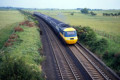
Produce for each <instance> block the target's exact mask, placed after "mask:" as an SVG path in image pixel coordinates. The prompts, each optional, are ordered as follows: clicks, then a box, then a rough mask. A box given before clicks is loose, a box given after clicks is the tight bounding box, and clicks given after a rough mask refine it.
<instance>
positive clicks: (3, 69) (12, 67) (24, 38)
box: [0, 15, 44, 80]
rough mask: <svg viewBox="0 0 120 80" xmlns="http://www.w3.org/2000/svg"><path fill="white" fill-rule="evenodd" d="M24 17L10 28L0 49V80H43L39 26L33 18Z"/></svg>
mask: <svg viewBox="0 0 120 80" xmlns="http://www.w3.org/2000/svg"><path fill="white" fill-rule="evenodd" d="M28 16H31V15H28ZM16 17H17V16H16ZM23 17H24V15H23ZM31 17H32V16H31ZM25 19H27V20H26V21H22V22H19V23H18V24H17V25H16V26H15V27H14V28H12V30H13V33H12V34H11V35H10V36H9V37H8V40H7V41H6V43H5V44H4V48H3V49H2V51H0V80H44V78H43V73H42V69H41V63H42V61H43V60H44V57H43V56H42V55H41V54H42V53H41V50H42V44H41V41H40V35H39V28H38V27H36V25H35V23H34V22H33V21H34V20H33V19H31V18H29V19H28V17H26V18H25Z"/></svg>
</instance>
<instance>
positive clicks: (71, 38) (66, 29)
mask: <svg viewBox="0 0 120 80" xmlns="http://www.w3.org/2000/svg"><path fill="white" fill-rule="evenodd" d="M33 15H34V16H37V17H39V18H41V19H43V20H44V21H45V22H47V23H48V24H50V25H51V27H52V29H54V31H55V32H56V33H58V34H59V36H61V38H62V39H63V40H64V42H65V43H66V44H75V43H76V42H77V41H78V36H77V31H76V30H75V29H74V28H73V27H71V26H70V25H68V24H65V23H63V22H61V21H59V20H57V19H54V18H52V17H50V16H47V15H44V14H42V13H40V12H34V13H33Z"/></svg>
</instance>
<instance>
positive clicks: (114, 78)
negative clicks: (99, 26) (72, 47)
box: [77, 43, 120, 80]
mask: <svg viewBox="0 0 120 80" xmlns="http://www.w3.org/2000/svg"><path fill="white" fill-rule="evenodd" d="M77 45H78V47H79V48H80V49H81V51H82V52H83V53H84V54H85V55H87V57H88V58H89V59H90V60H91V61H92V63H93V64H94V65H95V66H96V67H97V69H98V70H99V71H100V73H101V74H102V75H103V76H104V77H105V78H106V79H107V80H120V77H119V76H118V75H117V74H116V73H115V72H114V71H112V70H111V69H110V68H109V67H107V66H106V65H105V64H104V63H103V62H102V61H101V60H100V59H99V58H98V57H96V56H95V55H94V54H93V53H92V52H90V51H89V50H88V49H86V48H85V47H84V46H83V45H82V44H80V43H77Z"/></svg>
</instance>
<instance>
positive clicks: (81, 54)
mask: <svg viewBox="0 0 120 80" xmlns="http://www.w3.org/2000/svg"><path fill="white" fill-rule="evenodd" d="M68 47H69V48H70V50H71V51H72V52H73V53H74V55H75V56H76V58H77V59H78V60H79V62H80V63H81V64H82V66H83V67H84V68H85V70H86V71H87V72H88V74H89V75H90V76H91V78H92V79H93V80H119V79H118V78H116V77H115V76H114V75H111V74H110V73H109V72H108V71H107V70H106V67H101V65H100V64H98V62H97V60H93V57H92V56H90V54H89V52H87V51H86V50H85V49H83V48H82V47H81V46H80V44H75V45H72V46H68Z"/></svg>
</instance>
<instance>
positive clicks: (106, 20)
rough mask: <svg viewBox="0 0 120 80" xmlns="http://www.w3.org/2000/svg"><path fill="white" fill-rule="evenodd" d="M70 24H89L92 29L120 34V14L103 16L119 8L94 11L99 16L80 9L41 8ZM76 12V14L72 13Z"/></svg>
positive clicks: (115, 11)
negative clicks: (84, 12)
mask: <svg viewBox="0 0 120 80" xmlns="http://www.w3.org/2000/svg"><path fill="white" fill-rule="evenodd" d="M39 11H40V12H41V13H44V14H47V15H49V16H51V17H54V18H56V19H59V20H61V21H63V22H65V23H68V24H70V25H77V26H78V25H81V26H89V27H91V28H92V29H95V30H99V31H104V32H106V33H109V34H111V35H119V36H120V16H117V17H115V16H114V17H112V16H102V13H111V12H112V13H117V12H120V11H119V10H111V11H107V10H106V11H94V12H95V13H97V16H91V15H85V14H81V13H80V11H79V10H39ZM71 12H74V15H73V16H72V15H70V13H71Z"/></svg>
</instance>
